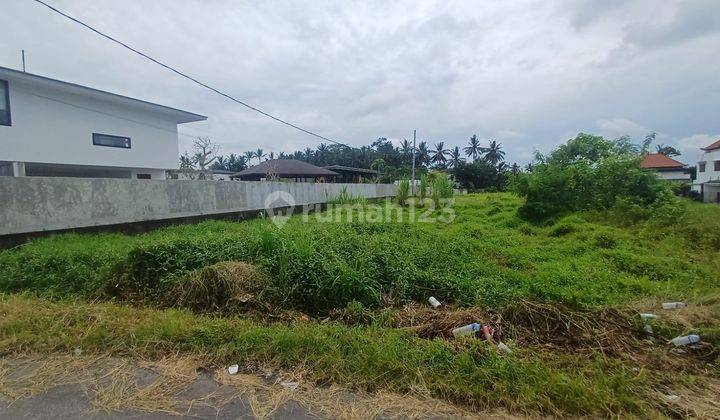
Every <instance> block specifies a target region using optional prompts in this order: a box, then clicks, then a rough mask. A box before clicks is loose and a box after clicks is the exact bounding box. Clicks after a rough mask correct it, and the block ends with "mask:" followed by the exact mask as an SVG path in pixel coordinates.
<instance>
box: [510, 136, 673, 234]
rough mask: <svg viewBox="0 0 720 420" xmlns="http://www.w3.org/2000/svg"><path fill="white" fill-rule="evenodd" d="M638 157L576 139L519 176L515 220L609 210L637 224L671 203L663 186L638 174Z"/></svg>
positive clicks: (596, 140) (612, 144)
mask: <svg viewBox="0 0 720 420" xmlns="http://www.w3.org/2000/svg"><path fill="white" fill-rule="evenodd" d="M640 159H641V157H640V155H639V154H636V153H633V152H631V151H629V150H628V148H627V147H625V145H624V144H622V143H620V142H617V141H611V140H605V139H604V138H602V137H599V136H592V135H588V134H579V135H578V136H577V137H576V138H575V139H572V140H570V141H568V142H567V144H565V145H562V146H560V147H559V148H558V149H556V150H555V151H553V152H552V153H551V154H550V155H549V156H548V157H547V158H541V162H540V163H538V164H537V165H536V166H535V168H534V170H533V171H532V172H531V173H526V174H521V175H520V176H518V178H517V181H516V183H515V188H516V192H517V193H518V194H520V195H521V196H523V197H525V198H526V203H525V205H524V206H523V207H522V208H521V209H520V215H521V216H522V217H524V218H526V219H529V220H535V221H540V220H545V219H548V218H551V217H556V216H560V215H563V214H567V213H571V212H574V211H580V210H609V209H613V210H614V211H615V212H617V213H620V214H626V215H627V216H628V218H629V219H632V220H641V219H646V218H648V217H650V216H651V215H653V212H654V211H656V210H660V209H661V208H662V207H663V206H664V205H667V204H670V205H672V204H673V203H674V202H675V198H674V196H673V195H672V192H671V191H670V187H669V185H668V184H667V183H665V182H664V181H662V180H660V179H659V178H658V177H657V176H656V175H655V174H654V173H652V172H648V171H644V170H642V169H641V168H640V165H639V163H640Z"/></svg>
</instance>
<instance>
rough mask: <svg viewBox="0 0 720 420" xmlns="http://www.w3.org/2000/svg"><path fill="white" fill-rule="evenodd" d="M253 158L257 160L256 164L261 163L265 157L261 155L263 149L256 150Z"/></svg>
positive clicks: (263, 154)
mask: <svg viewBox="0 0 720 420" xmlns="http://www.w3.org/2000/svg"><path fill="white" fill-rule="evenodd" d="M255 157H256V158H257V160H258V163H262V158H264V157H267V155H266V154H265V153H263V149H257V150H256V151H255Z"/></svg>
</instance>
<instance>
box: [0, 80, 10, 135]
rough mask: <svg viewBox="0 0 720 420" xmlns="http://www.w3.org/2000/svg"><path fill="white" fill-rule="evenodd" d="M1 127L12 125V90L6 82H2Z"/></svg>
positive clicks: (0, 90) (0, 85)
mask: <svg viewBox="0 0 720 420" xmlns="http://www.w3.org/2000/svg"><path fill="white" fill-rule="evenodd" d="M0 125H10V89H9V88H8V82H6V81H5V80H0Z"/></svg>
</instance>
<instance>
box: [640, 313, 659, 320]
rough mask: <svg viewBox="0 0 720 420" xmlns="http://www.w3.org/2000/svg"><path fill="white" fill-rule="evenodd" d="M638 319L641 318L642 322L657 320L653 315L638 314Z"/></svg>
mask: <svg viewBox="0 0 720 420" xmlns="http://www.w3.org/2000/svg"><path fill="white" fill-rule="evenodd" d="M640 318H642V320H643V321H649V320H651V319H655V318H657V315H655V314H640Z"/></svg>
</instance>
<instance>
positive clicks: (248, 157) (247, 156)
mask: <svg viewBox="0 0 720 420" xmlns="http://www.w3.org/2000/svg"><path fill="white" fill-rule="evenodd" d="M254 157H255V152H253V151H249V152H245V161H246V162H247V164H248V165H249V164H250V162H252V160H253V158H254Z"/></svg>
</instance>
